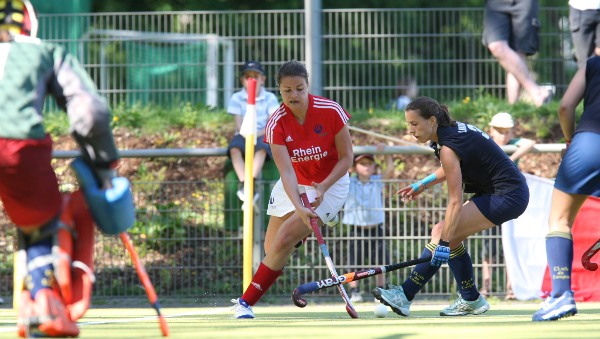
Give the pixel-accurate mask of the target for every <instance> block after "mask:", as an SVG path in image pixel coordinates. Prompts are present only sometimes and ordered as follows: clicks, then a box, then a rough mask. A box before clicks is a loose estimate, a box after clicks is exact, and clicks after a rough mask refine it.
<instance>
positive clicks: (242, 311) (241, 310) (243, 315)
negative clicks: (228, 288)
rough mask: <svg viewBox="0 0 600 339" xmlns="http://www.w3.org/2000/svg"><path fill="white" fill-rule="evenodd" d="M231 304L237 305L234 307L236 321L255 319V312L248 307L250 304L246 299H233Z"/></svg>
mask: <svg viewBox="0 0 600 339" xmlns="http://www.w3.org/2000/svg"><path fill="white" fill-rule="evenodd" d="M231 302H232V303H234V304H235V305H233V311H235V315H234V317H235V318H236V319H254V312H252V307H251V306H250V305H248V303H247V302H246V301H244V299H242V298H238V299H231Z"/></svg>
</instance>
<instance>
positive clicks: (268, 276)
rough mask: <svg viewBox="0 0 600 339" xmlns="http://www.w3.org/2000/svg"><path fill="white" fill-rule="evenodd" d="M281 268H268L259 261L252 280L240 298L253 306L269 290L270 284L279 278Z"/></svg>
mask: <svg viewBox="0 0 600 339" xmlns="http://www.w3.org/2000/svg"><path fill="white" fill-rule="evenodd" d="M281 272H283V270H279V271H273V270H272V269H270V268H268V267H267V265H265V264H263V263H260V266H258V270H256V274H254V277H252V282H251V283H250V285H249V286H248V288H246V292H244V295H242V299H244V300H245V301H246V302H247V303H248V304H249V305H250V306H254V304H256V303H257V302H258V300H259V299H260V298H261V297H262V296H263V295H264V294H265V293H267V291H268V290H269V288H270V287H271V285H273V283H274V282H275V280H277V278H279V276H280V275H281Z"/></svg>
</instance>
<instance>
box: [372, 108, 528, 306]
mask: <svg viewBox="0 0 600 339" xmlns="http://www.w3.org/2000/svg"><path fill="white" fill-rule="evenodd" d="M405 117H406V122H407V124H408V132H409V133H410V134H412V135H413V136H414V137H415V138H416V139H417V140H418V141H419V142H422V143H423V142H427V141H430V145H431V147H432V148H433V149H434V151H435V155H436V157H438V158H439V159H440V161H441V165H442V166H441V167H440V168H438V169H437V170H436V171H435V172H434V173H433V174H431V175H429V176H428V177H426V178H424V179H422V180H420V181H418V182H416V183H414V184H412V185H409V186H407V187H404V188H402V189H400V190H399V191H398V194H400V196H401V197H402V198H403V199H404V200H413V199H415V198H417V197H418V196H419V195H420V194H421V193H422V192H423V191H424V190H426V189H427V188H428V187H431V186H432V185H435V184H438V183H441V182H443V181H447V185H448V206H447V207H446V214H445V217H444V220H443V221H441V222H439V223H437V224H436V225H435V226H434V227H433V229H432V231H431V242H430V243H429V244H428V245H427V246H426V248H425V249H424V250H423V253H422V254H421V257H429V256H431V257H432V258H431V262H428V263H424V264H419V265H417V266H415V268H414V269H413V271H412V272H411V274H410V276H409V277H408V279H406V281H405V282H404V283H403V284H402V285H401V286H395V285H391V284H388V286H387V289H383V288H376V289H375V290H374V291H373V294H374V295H375V298H377V299H378V300H379V301H380V302H381V303H383V304H385V305H388V306H390V307H391V308H392V310H394V312H396V313H397V314H399V315H402V316H408V315H409V314H410V305H411V303H412V300H413V299H414V297H415V295H416V294H417V293H418V292H419V290H420V289H421V288H422V287H423V286H424V285H425V284H426V283H427V282H428V281H429V280H430V279H431V278H432V277H433V275H434V274H435V273H436V272H437V271H438V270H439V268H440V266H441V265H442V264H445V263H448V265H449V266H450V270H451V271H452V274H453V275H454V278H455V279H456V283H457V286H458V294H459V295H458V298H457V300H456V301H455V302H454V303H452V304H451V305H450V306H448V307H446V308H445V309H443V310H442V311H441V312H440V315H442V316H461V315H467V314H482V313H484V312H485V311H487V310H488V309H489V308H490V306H489V304H488V303H487V301H486V300H485V298H484V297H483V296H481V295H480V294H479V292H478V290H477V287H476V284H475V278H474V276H473V263H472V262H471V257H470V256H469V254H468V253H467V250H466V248H465V247H464V245H463V244H462V242H463V240H465V239H466V238H468V237H469V236H470V235H472V234H475V233H477V232H480V231H483V230H485V229H488V228H491V227H494V226H495V225H501V224H502V223H504V222H506V221H508V220H511V219H514V218H517V217H518V216H519V215H521V214H522V213H523V212H524V211H525V209H526V208H527V204H528V202H529V189H528V188H527V183H526V181H525V177H524V176H523V175H522V174H521V172H520V171H519V169H518V168H517V166H516V165H515V164H514V163H513V162H512V161H511V160H510V159H509V158H508V156H507V155H506V154H505V153H504V152H503V151H502V149H501V148H500V147H499V146H498V145H497V144H496V143H495V142H494V141H493V140H492V139H491V138H490V137H489V136H488V135H487V134H486V133H485V132H483V131H481V130H480V129H478V128H477V127H475V126H472V125H469V124H465V123H462V122H457V121H454V120H452V119H451V118H450V115H449V113H448V108H447V107H446V106H443V105H440V104H439V103H438V102H437V101H435V100H434V99H431V98H428V97H418V98H416V99H414V100H413V101H411V102H410V104H408V106H407V107H406V111H405ZM463 185H464V192H466V193H473V194H474V195H473V197H471V198H470V199H469V200H468V201H467V202H464V203H463Z"/></svg>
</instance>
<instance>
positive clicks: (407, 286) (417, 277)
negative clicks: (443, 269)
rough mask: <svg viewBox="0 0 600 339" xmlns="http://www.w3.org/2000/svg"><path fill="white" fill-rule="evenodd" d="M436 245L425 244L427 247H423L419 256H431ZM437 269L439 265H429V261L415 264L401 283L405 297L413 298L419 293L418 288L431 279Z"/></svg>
mask: <svg viewBox="0 0 600 339" xmlns="http://www.w3.org/2000/svg"><path fill="white" fill-rule="evenodd" d="M436 246H437V245H436V244H434V243H429V244H427V247H425V249H424V250H423V253H422V254H421V258H425V257H431V253H432V251H434V250H435V247H436ZM439 269H440V268H439V267H435V266H431V263H430V262H429V261H428V262H425V263H422V264H418V265H416V266H415V268H414V269H413V270H412V272H410V276H409V277H408V278H407V279H406V281H404V282H403V283H402V288H403V289H404V294H405V295H406V298H407V299H408V300H413V299H414V298H415V295H416V294H417V293H419V290H420V289H421V288H422V287H423V286H424V285H425V284H426V283H427V282H428V281H429V280H431V278H432V277H433V276H434V275H435V273H436V272H437V271H438V270H439Z"/></svg>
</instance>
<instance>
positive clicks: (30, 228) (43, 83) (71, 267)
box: [0, 0, 118, 337]
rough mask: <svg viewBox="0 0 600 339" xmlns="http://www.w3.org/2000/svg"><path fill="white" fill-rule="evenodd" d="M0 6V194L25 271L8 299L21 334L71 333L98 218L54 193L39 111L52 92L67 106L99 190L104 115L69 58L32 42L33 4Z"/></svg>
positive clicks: (109, 166) (109, 164) (104, 181)
mask: <svg viewBox="0 0 600 339" xmlns="http://www.w3.org/2000/svg"><path fill="white" fill-rule="evenodd" d="M0 7H2V8H0V198H1V200H2V203H3V205H4V209H5V210H6V213H7V215H8V217H9V218H10V220H11V221H12V222H13V223H14V224H15V225H16V226H17V228H18V236H19V253H18V254H17V265H16V269H17V270H22V271H23V272H24V273H23V274H18V275H17V278H18V279H17V280H16V282H17V284H16V285H17V286H18V285H19V283H20V282H21V281H23V287H22V288H20V289H19V288H18V287H17V289H16V290H15V291H16V292H17V293H20V295H15V296H14V298H16V299H17V300H18V303H16V304H15V305H16V306H17V308H18V322H17V325H18V332H19V335H20V336H22V337H24V336H29V335H31V336H51V337H57V336H60V337H64V336H77V335H78V334H79V329H78V328H77V325H76V321H77V319H79V318H81V317H82V316H83V315H84V313H85V311H86V310H87V309H88V308H89V301H90V296H91V283H92V282H93V273H92V272H93V269H92V259H93V252H92V251H93V244H94V228H93V225H94V222H93V221H92V219H91V217H90V215H89V213H88V212H87V209H86V208H85V202H84V200H83V198H82V195H81V194H79V193H78V192H77V193H74V194H64V195H62V194H61V193H60V192H59V188H58V182H57V178H56V175H55V173H54V170H53V168H52V166H51V155H52V139H51V138H50V136H49V135H48V134H47V133H46V131H45V130H44V125H43V121H42V108H43V103H44V98H45V97H46V95H51V96H53V97H54V98H55V99H56V102H57V104H58V106H59V107H61V108H62V109H63V110H65V111H66V112H67V114H68V117H69V121H70V125H71V132H72V135H73V136H74V138H75V140H76V142H77V143H78V145H79V147H80V148H81V151H82V153H83V158H84V160H85V162H86V163H87V164H88V165H89V166H91V168H92V169H93V171H94V173H95V175H96V177H97V178H98V179H99V181H100V182H101V185H102V186H103V187H104V188H107V187H109V186H110V183H111V180H112V178H113V177H114V176H115V171H114V168H115V166H116V164H117V160H118V154H117V149H116V147H115V144H114V139H113V136H112V131H111V129H110V121H111V120H110V112H109V109H108V106H107V104H106V103H105V102H104V101H103V100H102V98H101V97H100V96H99V95H98V93H97V91H96V89H95V86H94V84H93V82H92V80H91V79H90V77H89V76H88V75H87V74H86V72H85V70H84V69H83V68H82V67H81V66H80V64H79V63H78V62H77V60H76V59H75V58H74V57H73V56H71V55H69V54H68V53H66V52H65V50H64V49H63V48H62V47H60V46H58V45H54V44H51V43H47V42H44V41H40V40H39V39H37V38H35V35H36V30H37V20H36V16H35V13H34V11H33V8H32V6H31V4H30V2H29V1H27V0H7V1H0ZM74 238H76V239H77V241H74V240H73V239H74ZM20 277H22V278H23V280H20Z"/></svg>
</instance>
